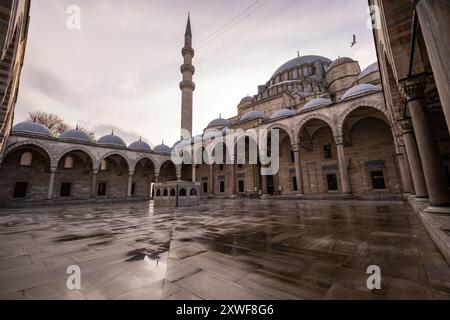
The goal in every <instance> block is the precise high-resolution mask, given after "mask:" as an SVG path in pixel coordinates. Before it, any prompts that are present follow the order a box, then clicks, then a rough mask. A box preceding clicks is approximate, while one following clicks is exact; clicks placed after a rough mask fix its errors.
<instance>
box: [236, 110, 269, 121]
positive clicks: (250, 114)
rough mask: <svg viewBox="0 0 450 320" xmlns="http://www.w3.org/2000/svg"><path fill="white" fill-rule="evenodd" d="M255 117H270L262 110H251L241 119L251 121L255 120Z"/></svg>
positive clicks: (265, 118)
mask: <svg viewBox="0 0 450 320" xmlns="http://www.w3.org/2000/svg"><path fill="white" fill-rule="evenodd" d="M255 119H263V120H267V119H269V118H268V117H267V115H266V114H265V113H264V112H262V111H250V112H247V113H246V114H244V115H243V116H242V118H241V121H249V120H255Z"/></svg>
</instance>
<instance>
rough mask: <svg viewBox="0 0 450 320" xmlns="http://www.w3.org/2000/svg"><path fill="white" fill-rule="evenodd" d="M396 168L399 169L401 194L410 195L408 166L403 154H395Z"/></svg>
mask: <svg viewBox="0 0 450 320" xmlns="http://www.w3.org/2000/svg"><path fill="white" fill-rule="evenodd" d="M397 161H398V166H399V168H400V177H401V180H402V186H403V192H404V193H406V194H411V193H412V191H411V180H410V176H409V173H408V169H407V167H408V165H407V164H406V159H405V157H404V155H403V153H398V154H397Z"/></svg>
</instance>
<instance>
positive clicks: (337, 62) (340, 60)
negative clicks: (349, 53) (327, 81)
mask: <svg viewBox="0 0 450 320" xmlns="http://www.w3.org/2000/svg"><path fill="white" fill-rule="evenodd" d="M348 62H355V60H353V59H352V58H349V57H339V58H337V59H336V60H334V61H333V62H332V63H331V64H330V66H329V67H328V70H330V69H332V68H334V67H336V66H338V65H341V64H344V63H348Z"/></svg>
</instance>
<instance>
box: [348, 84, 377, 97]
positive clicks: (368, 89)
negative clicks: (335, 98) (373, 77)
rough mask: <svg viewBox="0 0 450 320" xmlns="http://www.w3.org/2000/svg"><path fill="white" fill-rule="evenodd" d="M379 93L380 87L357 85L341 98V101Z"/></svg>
mask: <svg viewBox="0 0 450 320" xmlns="http://www.w3.org/2000/svg"><path fill="white" fill-rule="evenodd" d="M379 91H381V87H380V86H375V85H373V84H368V83H366V84H358V85H357V86H354V87H352V88H350V89H349V90H348V91H347V92H346V93H344V95H343V96H342V98H341V101H343V100H345V99H349V98H353V97H356V96H359V95H362V94H368V93H373V92H379Z"/></svg>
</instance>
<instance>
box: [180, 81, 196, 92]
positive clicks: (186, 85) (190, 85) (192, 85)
mask: <svg viewBox="0 0 450 320" xmlns="http://www.w3.org/2000/svg"><path fill="white" fill-rule="evenodd" d="M180 89H181V90H184V89H190V90H192V91H194V90H195V83H194V82H192V81H187V80H186V81H181V82H180Z"/></svg>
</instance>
